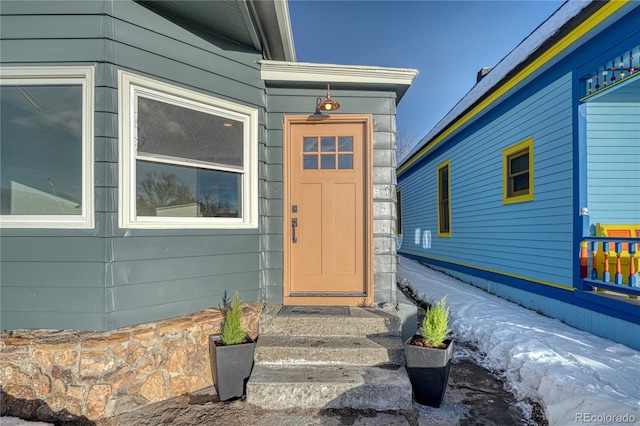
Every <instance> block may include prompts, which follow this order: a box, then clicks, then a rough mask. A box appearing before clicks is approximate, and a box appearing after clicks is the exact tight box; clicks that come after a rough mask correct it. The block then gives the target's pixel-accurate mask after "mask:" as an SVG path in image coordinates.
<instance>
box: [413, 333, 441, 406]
mask: <svg viewBox="0 0 640 426" xmlns="http://www.w3.org/2000/svg"><path fill="white" fill-rule="evenodd" d="M412 339H413V337H411V338H410V339H409V340H407V341H406V342H405V344H404V353H405V357H406V359H407V373H409V380H411V387H412V388H413V396H414V398H415V400H416V402H417V403H418V404H422V405H428V406H431V407H439V406H440V403H441V402H442V400H443V399H444V393H445V391H446V390H447V383H448V382H449V370H451V356H452V354H453V342H452V341H451V340H445V342H444V343H445V344H446V345H447V347H446V348H445V349H435V348H427V347H424V346H416V345H412V344H411V340H412Z"/></svg>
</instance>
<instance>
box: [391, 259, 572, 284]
mask: <svg viewBox="0 0 640 426" xmlns="http://www.w3.org/2000/svg"><path fill="white" fill-rule="evenodd" d="M402 253H407V254H411V255H413V256H418V257H422V258H425V259H432V260H438V261H440V262H445V263H453V264H454V265H459V266H465V267H467V268H473V269H479V270H481V271H485V272H491V273H493V274H499V275H505V276H507V277H511V278H517V279H521V280H526V281H532V282H534V283H538V284H542V285H546V286H549V287H555V288H559V289H561V290H569V291H575V288H573V287H569V286H566V285H562V284H556V283H552V282H548V281H540V280H536V279H533V278H529V277H524V276H522V275H515V274H510V273H508V272H502V271H496V270H493V269H487V268H481V267H479V266H474V265H468V264H466V263H461V262H454V261H452V260H447V259H440V258H438V257H433V256H425V255H424V254H422V253H415V252H411V251H407V250H398V254H402Z"/></svg>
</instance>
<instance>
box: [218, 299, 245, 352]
mask: <svg viewBox="0 0 640 426" xmlns="http://www.w3.org/2000/svg"><path fill="white" fill-rule="evenodd" d="M246 337H247V331H246V330H245V329H244V327H243V326H242V303H241V302H240V298H239V297H238V292H237V291H236V295H235V296H234V297H233V300H232V301H231V304H230V305H229V306H227V307H226V311H225V318H224V324H223V325H222V335H221V338H222V343H224V344H225V345H227V346H228V345H237V344H239V343H242V341H243V340H245V338H246Z"/></svg>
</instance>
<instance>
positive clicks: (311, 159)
mask: <svg viewBox="0 0 640 426" xmlns="http://www.w3.org/2000/svg"><path fill="white" fill-rule="evenodd" d="M302 168H303V169H305V170H316V169H317V168H318V156H317V155H305V156H304V158H303V165H302Z"/></svg>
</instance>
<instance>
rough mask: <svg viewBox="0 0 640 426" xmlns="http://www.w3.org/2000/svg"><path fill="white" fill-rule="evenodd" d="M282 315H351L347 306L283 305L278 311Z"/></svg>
mask: <svg viewBox="0 0 640 426" xmlns="http://www.w3.org/2000/svg"><path fill="white" fill-rule="evenodd" d="M278 315H282V316H296V315H300V316H323V317H328V316H332V317H348V316H351V312H350V311H349V307H348V306H283V307H282V309H280V312H278Z"/></svg>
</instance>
